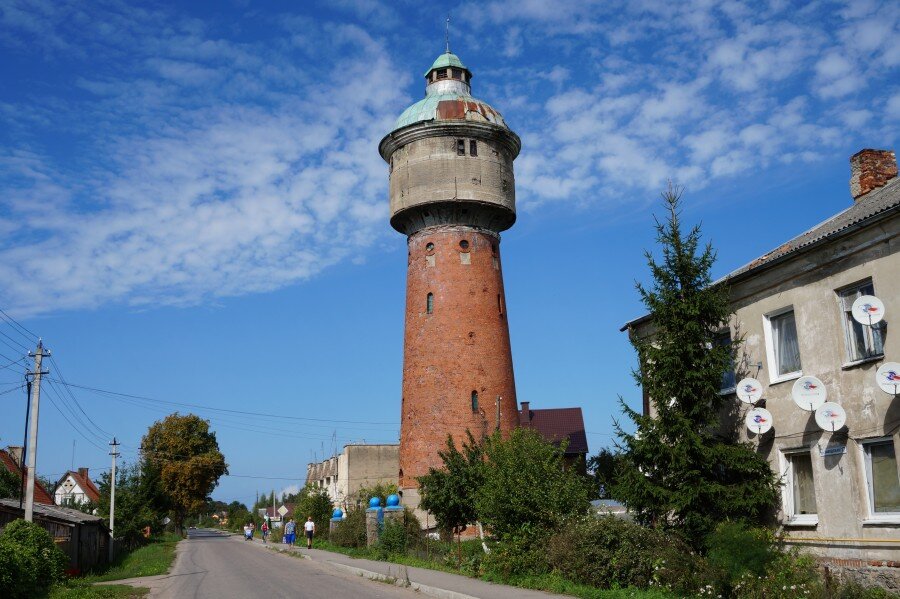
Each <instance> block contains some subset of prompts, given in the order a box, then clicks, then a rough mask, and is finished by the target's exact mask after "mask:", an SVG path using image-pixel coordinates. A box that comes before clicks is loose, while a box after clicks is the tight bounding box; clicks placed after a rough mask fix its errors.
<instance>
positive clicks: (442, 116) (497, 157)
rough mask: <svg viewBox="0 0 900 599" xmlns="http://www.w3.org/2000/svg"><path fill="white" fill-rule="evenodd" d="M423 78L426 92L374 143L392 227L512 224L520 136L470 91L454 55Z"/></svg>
mask: <svg viewBox="0 0 900 599" xmlns="http://www.w3.org/2000/svg"><path fill="white" fill-rule="evenodd" d="M425 82H426V85H425V98H424V99H422V100H420V101H418V102H416V103H415V104H413V105H412V106H410V107H409V108H407V109H406V110H405V111H403V114H401V115H400V118H399V119H397V123H396V125H395V126H394V130H393V131H391V132H390V133H389V134H387V135H386V136H385V137H384V139H382V140H381V143H380V144H379V146H378V150H379V152H380V153H381V157H382V158H384V160H385V161H386V162H387V163H388V164H389V165H390V180H391V181H390V197H391V226H392V227H394V229H396V230H397V231H399V232H401V233H405V234H406V235H412V234H414V233H416V232H417V231H420V230H422V229H424V228H426V227H431V226H438V225H463V226H472V227H477V228H480V229H487V230H490V231H494V232H496V233H499V232H500V231H504V230H506V229H508V228H510V227H511V226H512V225H513V223H514V222H515V221H516V186H515V177H514V175H513V160H514V159H515V158H516V156H518V155H519V150H520V149H521V141H520V140H519V136H518V135H516V134H515V133H513V132H512V131H511V130H510V129H509V127H507V126H506V122H505V121H504V120H503V117H502V116H501V115H500V113H499V112H497V111H496V110H494V109H493V108H492V107H491V106H490V105H489V104H487V103H486V102H483V101H481V100H478V99H476V98H474V97H473V96H472V95H471V82H472V73H471V71H469V69H467V68H466V66H465V65H464V64H463V63H462V61H460V59H459V57H457V56H456V55H455V54H451V53H450V52H446V53H444V54H441V55H440V56H439V57H438V58H437V60H435V61H434V64H432V65H431V68H430V69H428V71H427V72H426V73H425Z"/></svg>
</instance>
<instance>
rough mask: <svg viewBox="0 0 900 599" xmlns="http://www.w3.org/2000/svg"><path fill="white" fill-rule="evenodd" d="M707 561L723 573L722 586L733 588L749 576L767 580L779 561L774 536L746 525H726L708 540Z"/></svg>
mask: <svg viewBox="0 0 900 599" xmlns="http://www.w3.org/2000/svg"><path fill="white" fill-rule="evenodd" d="M706 548H707V553H706V559H707V560H708V561H709V563H710V565H711V566H712V567H713V568H715V569H717V570H718V571H719V572H720V576H721V582H722V585H723V586H724V587H725V588H730V587H731V586H733V585H734V584H735V583H736V581H737V580H738V579H739V578H740V577H741V576H743V575H744V574H745V573H746V574H751V575H753V576H764V575H765V574H766V572H767V568H768V567H769V565H770V564H771V563H772V562H774V561H775V560H776V559H777V558H778V557H779V554H780V552H779V547H778V545H777V544H776V542H775V538H774V536H773V534H772V532H771V531H770V530H768V529H765V528H749V527H747V526H746V525H744V524H739V523H735V522H723V523H722V524H719V526H718V527H716V530H715V531H714V532H713V533H711V534H710V535H709V536H708V537H707V539H706Z"/></svg>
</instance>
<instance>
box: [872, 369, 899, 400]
mask: <svg viewBox="0 0 900 599" xmlns="http://www.w3.org/2000/svg"><path fill="white" fill-rule="evenodd" d="M875 382H876V383H878V386H879V387H881V390H882V391H884V392H885V393H889V394H891V395H898V394H900V364H898V363H897V362H885V363H884V364H882V365H881V366H879V367H878V370H876V371H875Z"/></svg>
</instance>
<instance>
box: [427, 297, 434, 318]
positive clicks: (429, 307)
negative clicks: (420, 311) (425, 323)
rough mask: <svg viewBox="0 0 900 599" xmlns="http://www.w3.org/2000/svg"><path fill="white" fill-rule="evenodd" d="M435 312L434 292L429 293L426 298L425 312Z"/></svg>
mask: <svg viewBox="0 0 900 599" xmlns="http://www.w3.org/2000/svg"><path fill="white" fill-rule="evenodd" d="M433 312H434V294H433V293H429V294H428V296H427V297H426V298H425V313H426V314H432V313H433Z"/></svg>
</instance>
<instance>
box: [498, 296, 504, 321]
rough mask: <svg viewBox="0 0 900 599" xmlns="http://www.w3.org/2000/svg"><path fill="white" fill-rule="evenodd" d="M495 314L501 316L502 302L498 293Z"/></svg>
mask: <svg viewBox="0 0 900 599" xmlns="http://www.w3.org/2000/svg"><path fill="white" fill-rule="evenodd" d="M497 313H498V314H500V316H503V300H502V299H500V294H499V293H498V294H497Z"/></svg>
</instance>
